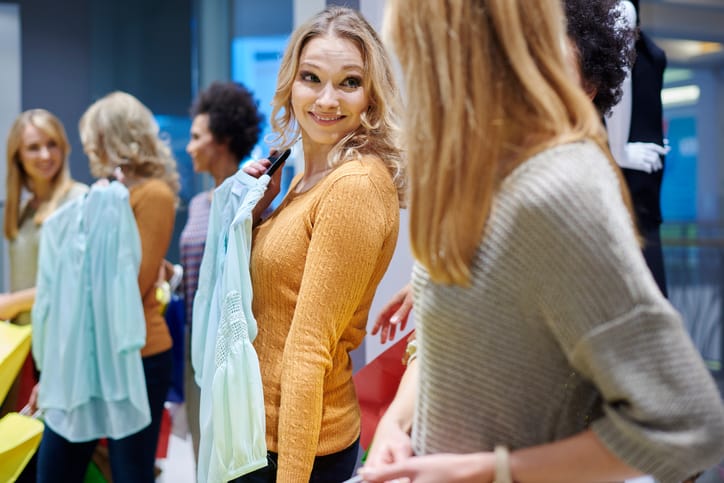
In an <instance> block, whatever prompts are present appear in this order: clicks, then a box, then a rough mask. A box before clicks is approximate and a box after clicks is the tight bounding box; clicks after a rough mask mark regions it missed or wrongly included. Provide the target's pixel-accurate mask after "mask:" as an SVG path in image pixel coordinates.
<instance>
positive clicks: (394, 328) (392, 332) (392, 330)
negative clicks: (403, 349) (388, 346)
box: [387, 320, 397, 341]
mask: <svg viewBox="0 0 724 483" xmlns="http://www.w3.org/2000/svg"><path fill="white" fill-rule="evenodd" d="M390 322H392V321H391V320H390ZM388 328H389V334H388V338H387V340H390V341H392V340H394V339H395V334H396V333H397V324H392V323H391V324H390V325H389V326H388Z"/></svg>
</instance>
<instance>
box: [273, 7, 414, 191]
mask: <svg viewBox="0 0 724 483" xmlns="http://www.w3.org/2000/svg"><path fill="white" fill-rule="evenodd" d="M325 36H328V37H332V38H340V39H345V40H349V41H350V42H352V43H353V44H354V45H356V46H357V48H358V49H359V51H360V53H361V54H362V61H363V64H364V70H365V71H364V75H363V81H362V82H363V85H364V88H365V91H366V92H367V93H368V95H369V100H370V102H369V107H368V108H367V111H366V112H363V113H362V116H361V118H362V119H361V125H360V127H359V128H358V129H356V130H355V131H353V132H351V133H350V134H348V135H347V136H345V137H344V138H342V139H341V140H340V141H339V142H338V143H337V144H336V145H335V146H334V148H333V149H332V150H331V152H330V153H329V159H328V166H329V167H335V166H338V165H340V164H342V163H344V162H346V161H350V160H352V159H359V158H361V157H362V156H365V155H372V156H376V157H379V158H380V159H381V160H382V161H383V162H384V163H385V164H386V165H387V167H388V169H389V171H390V173H391V174H392V177H393V181H394V183H395V185H396V186H397V191H398V195H399V197H400V200H401V201H404V198H405V196H404V194H405V181H406V176H405V171H406V169H405V160H404V157H403V155H402V152H401V151H400V146H399V122H398V119H399V112H400V100H399V89H398V87H397V84H396V82H395V78H394V75H393V72H392V67H391V63H390V60H389V57H388V55H387V52H386V51H385V48H384V46H383V45H382V42H381V41H380V38H379V36H378V35H377V33H376V32H375V30H374V29H373V28H372V26H371V25H370V24H369V23H368V22H367V21H366V20H365V19H364V17H362V15H361V14H360V13H359V12H357V11H355V10H352V9H349V8H344V7H334V6H332V7H328V8H326V9H325V10H323V11H322V12H320V13H318V14H317V15H315V16H314V17H312V18H311V19H310V20H309V21H308V22H306V23H305V24H304V25H301V26H300V27H299V28H297V29H296V30H295V31H294V33H293V34H292V36H291V39H290V40H289V44H288V46H287V49H286V51H285V52H284V57H283V58H282V62H281V67H280V69H279V76H278V78H277V87H276V92H275V93H274V98H273V99H272V114H271V125H272V129H273V130H274V132H275V133H276V134H277V138H276V139H275V140H273V143H275V144H278V145H279V147H280V149H286V148H288V147H291V146H292V145H293V144H294V143H295V142H296V140H297V139H298V138H299V135H300V128H299V125H298V124H297V123H296V120H295V117H294V112H293V109H292V86H293V84H294V81H295V79H296V78H297V76H298V73H299V59H300V57H301V54H302V51H303V50H304V47H305V46H306V45H307V43H308V42H309V41H310V40H312V39H314V38H316V37H325Z"/></svg>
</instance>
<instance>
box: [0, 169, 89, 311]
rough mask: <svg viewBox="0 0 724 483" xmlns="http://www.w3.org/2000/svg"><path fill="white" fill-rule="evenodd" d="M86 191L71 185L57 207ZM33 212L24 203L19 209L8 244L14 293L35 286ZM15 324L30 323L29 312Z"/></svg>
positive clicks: (36, 232) (36, 239)
mask: <svg viewBox="0 0 724 483" xmlns="http://www.w3.org/2000/svg"><path fill="white" fill-rule="evenodd" d="M87 191H88V186H86V185H84V184H83V183H77V182H76V183H73V185H71V187H70V189H69V190H68V192H67V193H66V194H65V196H64V197H63V198H62V199H61V200H60V203H59V205H58V207H60V206H62V205H63V204H65V203H67V202H68V201H71V200H74V199H75V198H77V197H79V196H81V195H83V194H84V193H86V192H87ZM34 216H35V210H34V209H32V208H31V207H30V204H29V203H28V202H27V201H26V202H25V203H23V205H22V207H21V209H20V226H19V227H18V235H17V236H16V237H15V239H14V240H10V241H9V242H8V255H9V260H10V291H11V292H16V291H18V290H24V289H26V288H31V287H34V286H35V275H36V273H37V271H38V244H39V243H40V227H41V225H38V224H36V223H35V220H33V217H34ZM14 322H15V323H17V324H19V325H27V324H29V323H30V312H22V313H20V314H18V316H17V317H16V318H15V321H14Z"/></svg>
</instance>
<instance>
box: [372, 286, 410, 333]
mask: <svg viewBox="0 0 724 483" xmlns="http://www.w3.org/2000/svg"><path fill="white" fill-rule="evenodd" d="M411 310H412V287H411V286H410V284H409V283H408V284H407V285H405V286H404V287H402V289H401V290H400V291H399V292H397V293H396V294H395V295H394V296H393V297H392V299H391V300H390V301H389V302H387V304H386V305H385V306H384V307H383V308H382V311H381V312H380V314H379V315H378V316H377V320H375V325H374V326H373V327H372V335H377V333H378V332H379V333H380V342H381V343H382V344H384V343H386V342H387V341H388V340H389V341H391V340H393V339H394V338H395V334H396V333H397V331H398V329H399V331H400V332H402V331H403V330H405V327H407V320H408V318H409V317H410V311H411Z"/></svg>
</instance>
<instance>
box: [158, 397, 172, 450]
mask: <svg viewBox="0 0 724 483" xmlns="http://www.w3.org/2000/svg"><path fill="white" fill-rule="evenodd" d="M170 437H171V414H170V413H169V412H168V409H166V408H163V414H162V415H161V431H160V432H159V435H158V446H157V447H156V458H157V459H163V458H165V457H166V455H167V454H168V441H169V438H170Z"/></svg>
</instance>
